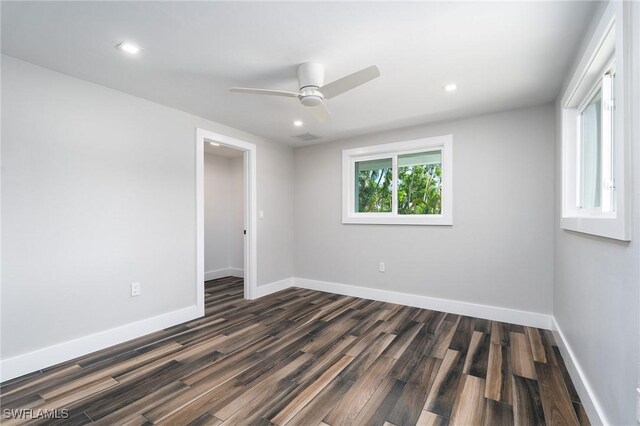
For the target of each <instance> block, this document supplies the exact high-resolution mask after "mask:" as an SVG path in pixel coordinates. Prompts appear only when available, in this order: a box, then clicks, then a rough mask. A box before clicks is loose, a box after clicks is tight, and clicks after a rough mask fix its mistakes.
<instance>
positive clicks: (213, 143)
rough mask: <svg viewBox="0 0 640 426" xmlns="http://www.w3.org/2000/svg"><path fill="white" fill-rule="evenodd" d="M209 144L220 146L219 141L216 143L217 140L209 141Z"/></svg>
mask: <svg viewBox="0 0 640 426" xmlns="http://www.w3.org/2000/svg"><path fill="white" fill-rule="evenodd" d="M209 145H211V146H220V144H219V143H215V142H209Z"/></svg>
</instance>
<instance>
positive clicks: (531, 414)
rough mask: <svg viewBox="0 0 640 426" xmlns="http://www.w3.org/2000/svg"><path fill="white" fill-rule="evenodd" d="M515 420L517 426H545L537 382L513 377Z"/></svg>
mask: <svg viewBox="0 0 640 426" xmlns="http://www.w3.org/2000/svg"><path fill="white" fill-rule="evenodd" d="M512 380H513V384H512V389H513V420H514V424H515V425H516V426H520V425H522V426H525V425H544V424H546V422H545V418H544V411H543V409H542V401H541V399H540V390H539V389H538V382H537V381H536V380H532V379H527V378H526V377H520V376H512Z"/></svg>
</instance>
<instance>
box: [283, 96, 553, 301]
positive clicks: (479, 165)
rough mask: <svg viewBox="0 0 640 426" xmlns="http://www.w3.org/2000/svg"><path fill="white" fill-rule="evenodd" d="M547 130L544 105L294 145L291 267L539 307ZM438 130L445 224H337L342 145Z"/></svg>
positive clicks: (547, 280) (548, 242) (548, 276)
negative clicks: (448, 175)
mask: <svg viewBox="0 0 640 426" xmlns="http://www.w3.org/2000/svg"><path fill="white" fill-rule="evenodd" d="M553 129H554V110H553V106H551V105H546V106H541V107H535V108H527V109H521V110H516V111H511V112H505V113H500V114H492V115H485V116H480V117H475V118H470V119H464V120H456V121H451V122H444V123H439V124H433V125H424V126H419V127H412V128H407V129H402V130H397V131H390V132H383V133H376V134H373V135H369V136H364V137H358V138H354V139H349V140H343V141H338V142H332V143H325V144H318V145H313V146H309V147H305V148H297V149H296V150H295V153H294V155H295V176H296V180H295V194H294V200H295V232H294V235H295V261H294V269H295V276H296V277H300V278H308V279H315V280H322V281H329V282H338V283H344V284H352V285H360V286H365V287H372V288H378V289H385V290H392V291H399V292H406V293H413V294H419V295H426V296H432V297H440V298H445V299H452V300H459V301H467V302H472V303H479V304H485V305H492V306H500V307H506V308H513V309H519V310H526V311H532V312H538V313H551V311H552V292H553V282H552V281H553V202H554V198H553V191H554V186H553V172H554V170H553V156H554V152H553V147H554V131H553ZM443 134H452V135H453V162H454V177H453V186H454V188H453V197H454V198H453V221H454V222H453V223H454V224H453V226H451V227H449V226H392V225H343V224H342V223H341V196H342V194H341V191H342V189H341V188H342V186H341V180H342V176H341V152H342V150H343V149H345V148H351V147H356V146H362V145H372V144H379V143H386V142H396V141H402V140H409V139H415V138H422V137H428V136H436V135H443ZM379 262H385V263H386V273H380V272H378V263H379Z"/></svg>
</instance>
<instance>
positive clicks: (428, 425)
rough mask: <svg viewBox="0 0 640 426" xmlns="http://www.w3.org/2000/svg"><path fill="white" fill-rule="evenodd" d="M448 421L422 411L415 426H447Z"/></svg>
mask: <svg viewBox="0 0 640 426" xmlns="http://www.w3.org/2000/svg"><path fill="white" fill-rule="evenodd" d="M448 424H449V421H448V420H447V419H446V418H445V417H441V416H439V415H437V414H434V413H430V412H429V411H425V410H422V412H421V413H420V417H419V418H418V422H417V423H416V426H447V425H448Z"/></svg>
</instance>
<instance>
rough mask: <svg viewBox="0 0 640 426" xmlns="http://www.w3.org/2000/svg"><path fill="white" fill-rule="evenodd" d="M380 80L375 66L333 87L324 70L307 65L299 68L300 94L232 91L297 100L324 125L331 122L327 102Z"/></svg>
mask: <svg viewBox="0 0 640 426" xmlns="http://www.w3.org/2000/svg"><path fill="white" fill-rule="evenodd" d="M379 76H380V70H379V69H378V67H377V66H375V65H372V66H370V67H368V68H365V69H363V70H360V71H357V72H354V73H353V74H349V75H347V76H345V77H342V78H340V79H338V80H335V81H333V82H331V83H328V84H324V66H323V65H322V64H320V63H317V62H305V63H303V64H300V65H299V66H298V92H297V93H296V92H287V91H283V90H271V89H253V88H247V87H232V88H230V89H229V91H230V92H236V93H247V94H253V95H271V96H283V97H288V98H298V99H299V100H300V103H301V104H302V105H304V106H306V107H310V108H311V112H312V113H313V115H314V116H315V117H316V118H317V119H318V120H319V121H321V122H325V121H329V120H330V119H331V116H330V115H329V111H328V110H327V107H326V106H325V104H324V100H325V99H331V98H334V97H336V96H338V95H341V94H342V93H345V92H347V91H349V90H351V89H355V88H356V87H358V86H360V85H363V84H364V83H366V82H368V81H370V80H373V79H374V78H377V77H379Z"/></svg>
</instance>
